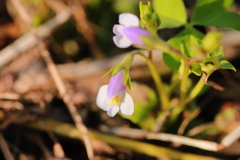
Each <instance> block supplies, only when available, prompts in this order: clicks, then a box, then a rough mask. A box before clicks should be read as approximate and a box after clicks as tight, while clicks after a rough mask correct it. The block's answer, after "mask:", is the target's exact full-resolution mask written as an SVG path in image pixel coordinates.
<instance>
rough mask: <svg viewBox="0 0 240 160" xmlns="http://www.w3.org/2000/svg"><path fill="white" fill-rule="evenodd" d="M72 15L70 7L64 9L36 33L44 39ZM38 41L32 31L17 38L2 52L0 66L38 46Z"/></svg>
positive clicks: (0, 53)
mask: <svg viewBox="0 0 240 160" xmlns="http://www.w3.org/2000/svg"><path fill="white" fill-rule="evenodd" d="M70 15H71V11H70V10H69V9H67V10H64V11H62V12H60V13H59V14H57V15H56V17H54V18H52V19H50V20H49V21H47V22H46V23H45V24H43V25H41V26H40V27H39V28H37V29H36V35H37V36H38V38H40V39H43V38H46V37H48V36H49V35H51V33H52V32H53V30H54V29H55V28H56V27H58V26H59V25H61V24H63V23H64V22H66V21H67V20H68V19H69V17H70ZM37 43H38V39H37V38H36V37H35V36H34V35H32V34H31V33H27V34H25V35H23V36H21V37H20V38H18V39H17V40H15V41H14V42H13V43H12V44H10V45H8V46H7V47H5V48H4V49H2V50H1V52H0V68H1V67H2V66H4V65H6V64H8V63H9V62H10V61H11V60H13V59H14V58H15V57H17V56H18V55H19V54H22V53H24V52H26V51H27V50H29V49H31V48H32V47H34V46H36V45H37Z"/></svg>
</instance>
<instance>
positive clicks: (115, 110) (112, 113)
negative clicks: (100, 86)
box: [107, 105, 119, 117]
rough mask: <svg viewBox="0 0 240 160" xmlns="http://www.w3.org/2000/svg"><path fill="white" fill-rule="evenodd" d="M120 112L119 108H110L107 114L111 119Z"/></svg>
mask: <svg viewBox="0 0 240 160" xmlns="http://www.w3.org/2000/svg"><path fill="white" fill-rule="evenodd" d="M118 111H119V106H116V105H114V106H110V107H109V109H108V111H107V114H108V115H109V116H110V117H114V116H115V115H116V114H117V113H118Z"/></svg>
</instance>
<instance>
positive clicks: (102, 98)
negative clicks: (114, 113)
mask: <svg viewBox="0 0 240 160" xmlns="http://www.w3.org/2000/svg"><path fill="white" fill-rule="evenodd" d="M107 90H108V85H103V86H102V87H101V88H100V89H99V91H98V95H97V98H96V103H97V106H98V107H99V108H101V109H102V110H104V111H107V110H109V104H108V96H107Z"/></svg>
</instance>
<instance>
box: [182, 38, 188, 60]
mask: <svg viewBox="0 0 240 160" xmlns="http://www.w3.org/2000/svg"><path fill="white" fill-rule="evenodd" d="M180 48H181V51H182V53H183V54H184V56H185V57H186V58H189V57H190V54H189V51H188V49H187V47H186V44H185V42H184V41H183V42H182V43H181V44H180Z"/></svg>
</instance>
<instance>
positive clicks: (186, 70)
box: [179, 63, 189, 110]
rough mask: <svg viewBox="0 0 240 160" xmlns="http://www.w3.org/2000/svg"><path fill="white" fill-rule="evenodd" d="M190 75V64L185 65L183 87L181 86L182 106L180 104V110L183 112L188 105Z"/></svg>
mask: <svg viewBox="0 0 240 160" xmlns="http://www.w3.org/2000/svg"><path fill="white" fill-rule="evenodd" d="M188 73H189V64H188V63H184V68H183V75H182V82H181V86H180V104H179V108H180V109H181V110H184V108H185V104H186V94H187V81H188Z"/></svg>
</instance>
